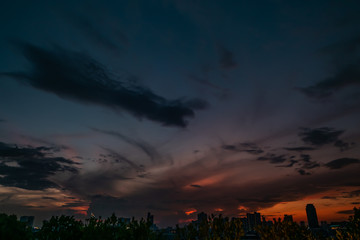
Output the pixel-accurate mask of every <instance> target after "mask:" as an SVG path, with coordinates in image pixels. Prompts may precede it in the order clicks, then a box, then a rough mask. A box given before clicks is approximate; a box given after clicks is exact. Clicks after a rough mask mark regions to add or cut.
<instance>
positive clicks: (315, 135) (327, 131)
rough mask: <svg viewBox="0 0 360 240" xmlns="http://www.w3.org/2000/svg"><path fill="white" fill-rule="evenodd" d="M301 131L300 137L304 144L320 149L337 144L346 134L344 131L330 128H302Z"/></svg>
mask: <svg viewBox="0 0 360 240" xmlns="http://www.w3.org/2000/svg"><path fill="white" fill-rule="evenodd" d="M300 130H301V131H300V133H299V134H298V135H299V137H300V138H301V140H303V141H304V143H307V144H310V145H314V146H318V147H320V146H323V145H325V144H329V143H335V142H336V141H338V140H339V139H338V137H339V136H340V135H341V134H342V133H344V130H335V129H334V128H329V127H322V128H315V129H311V128H300Z"/></svg>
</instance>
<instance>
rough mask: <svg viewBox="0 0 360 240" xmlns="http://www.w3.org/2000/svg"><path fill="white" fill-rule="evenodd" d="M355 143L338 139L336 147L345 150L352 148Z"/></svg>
mask: <svg viewBox="0 0 360 240" xmlns="http://www.w3.org/2000/svg"><path fill="white" fill-rule="evenodd" d="M354 145H355V143H353V142H352V143H348V142H344V141H342V140H337V141H336V142H335V143H334V146H335V147H338V148H339V149H340V151H342V152H343V151H345V150H349V149H350V148H352V147H354Z"/></svg>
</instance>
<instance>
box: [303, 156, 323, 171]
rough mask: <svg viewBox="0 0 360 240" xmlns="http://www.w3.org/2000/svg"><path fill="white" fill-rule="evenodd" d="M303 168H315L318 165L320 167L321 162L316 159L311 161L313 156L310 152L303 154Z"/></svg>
mask: <svg viewBox="0 0 360 240" xmlns="http://www.w3.org/2000/svg"><path fill="white" fill-rule="evenodd" d="M300 157H301V168H302V169H313V168H316V167H320V164H319V163H317V162H315V161H311V156H310V155H308V154H301V155H300Z"/></svg>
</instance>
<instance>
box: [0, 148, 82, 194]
mask: <svg viewBox="0 0 360 240" xmlns="http://www.w3.org/2000/svg"><path fill="white" fill-rule="evenodd" d="M52 150H53V149H52V148H49V147H36V148H34V147H31V146H26V147H18V146H16V145H9V144H6V143H2V142H0V174H1V175H3V177H1V178H0V184H1V185H4V186H8V187H18V188H24V189H29V190H43V189H46V188H60V187H59V185H58V184H56V183H55V182H53V181H51V180H49V179H48V178H49V177H50V176H52V175H54V174H56V173H58V172H70V173H73V174H76V173H78V168H77V167H75V165H77V164H78V163H76V162H74V161H72V160H69V159H66V158H63V157H53V156H52V153H53V151H52ZM14 164H15V165H14Z"/></svg>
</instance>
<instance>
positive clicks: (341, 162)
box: [325, 158, 360, 169]
mask: <svg viewBox="0 0 360 240" xmlns="http://www.w3.org/2000/svg"><path fill="white" fill-rule="evenodd" d="M358 163H360V160H359V159H356V158H339V159H335V160H333V161H330V162H328V163H326V164H325V166H326V167H328V168H330V169H340V168H344V167H346V166H348V165H352V164H358Z"/></svg>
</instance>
